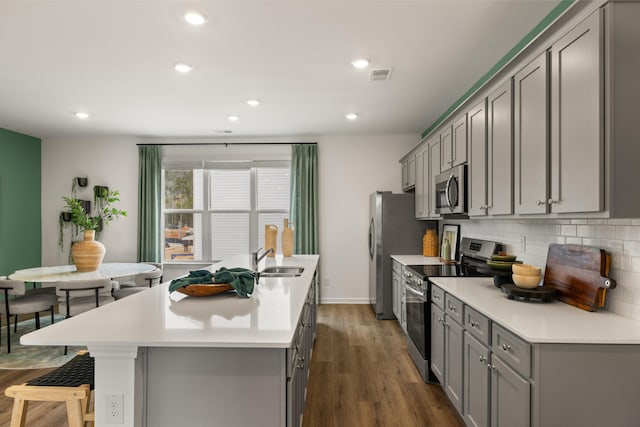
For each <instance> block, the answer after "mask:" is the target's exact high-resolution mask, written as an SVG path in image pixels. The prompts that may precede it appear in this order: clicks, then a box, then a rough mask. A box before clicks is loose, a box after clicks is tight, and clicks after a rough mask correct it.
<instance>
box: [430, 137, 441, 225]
mask: <svg viewBox="0 0 640 427" xmlns="http://www.w3.org/2000/svg"><path fill="white" fill-rule="evenodd" d="M428 144H429V187H428V188H429V191H428V198H429V200H428V204H429V208H428V211H429V218H432V219H435V218H440V214H437V213H436V175H438V174H439V173H440V138H438V137H437V136H436V137H435V138H433V139H432V140H430V141H429V143H428Z"/></svg>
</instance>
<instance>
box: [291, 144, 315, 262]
mask: <svg viewBox="0 0 640 427" xmlns="http://www.w3.org/2000/svg"><path fill="white" fill-rule="evenodd" d="M290 203H291V206H290V208H289V216H290V217H291V222H293V223H294V224H295V226H296V228H295V230H294V233H293V251H294V253H296V254H317V253H319V251H320V245H319V243H318V146H317V145H316V144H294V145H292V146H291V202H290Z"/></svg>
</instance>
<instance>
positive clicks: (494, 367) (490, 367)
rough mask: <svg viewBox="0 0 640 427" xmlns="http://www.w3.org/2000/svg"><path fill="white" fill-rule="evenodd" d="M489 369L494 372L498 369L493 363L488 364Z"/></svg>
mask: <svg viewBox="0 0 640 427" xmlns="http://www.w3.org/2000/svg"><path fill="white" fill-rule="evenodd" d="M487 368H489V369H492V370H494V369H496V366H495V365H492V364H491V363H487Z"/></svg>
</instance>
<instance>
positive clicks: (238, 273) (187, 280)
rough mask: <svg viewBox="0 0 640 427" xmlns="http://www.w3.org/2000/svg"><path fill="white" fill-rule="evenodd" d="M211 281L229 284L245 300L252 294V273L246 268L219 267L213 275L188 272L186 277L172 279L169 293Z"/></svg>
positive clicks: (201, 272) (202, 271)
mask: <svg viewBox="0 0 640 427" xmlns="http://www.w3.org/2000/svg"><path fill="white" fill-rule="evenodd" d="M212 281H213V282H215V283H229V284H230V285H231V286H233V289H235V291H236V293H237V294H238V295H241V296H243V297H246V298H248V297H249V295H251V294H252V293H253V285H254V283H255V279H254V275H253V273H252V272H251V270H247V269H246V268H240V267H238V268H226V267H221V268H220V270H218V271H216V272H215V273H213V274H212V273H211V272H210V271H208V270H194V271H190V272H189V275H188V276H187V277H180V278H178V279H173V280H172V281H171V284H170V285H169V293H171V292H174V291H176V290H178V289H179V288H183V287H185V286H189V285H194V284H199V283H211V282H212Z"/></svg>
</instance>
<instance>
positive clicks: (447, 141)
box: [440, 114, 467, 171]
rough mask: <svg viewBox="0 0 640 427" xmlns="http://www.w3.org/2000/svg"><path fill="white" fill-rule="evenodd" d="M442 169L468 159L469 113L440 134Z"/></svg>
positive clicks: (444, 169)
mask: <svg viewBox="0 0 640 427" xmlns="http://www.w3.org/2000/svg"><path fill="white" fill-rule="evenodd" d="M440 155H441V156H442V161H441V162H440V170H442V171H446V170H447V169H450V168H452V167H454V166H458V165H461V164H463V163H465V162H466V161H467V115H466V114H463V115H462V116H460V117H458V118H457V119H455V120H454V121H453V124H452V125H448V126H447V127H445V128H444V130H443V131H442V133H441V134H440Z"/></svg>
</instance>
